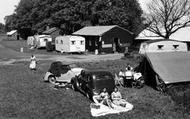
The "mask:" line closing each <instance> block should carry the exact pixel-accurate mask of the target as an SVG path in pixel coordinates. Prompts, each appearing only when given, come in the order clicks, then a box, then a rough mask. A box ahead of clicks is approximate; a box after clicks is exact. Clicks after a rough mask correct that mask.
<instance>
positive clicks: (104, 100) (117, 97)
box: [93, 87, 128, 108]
mask: <svg viewBox="0 0 190 119" xmlns="http://www.w3.org/2000/svg"><path fill="white" fill-rule="evenodd" d="M93 101H94V102H95V103H96V104H99V103H100V104H104V105H106V106H108V107H109V108H113V104H115V105H117V106H122V107H125V106H126V105H127V103H128V102H127V101H126V100H124V99H122V96H121V93H120V92H119V90H118V88H117V87H115V89H114V91H113V92H112V93H111V96H110V95H109V93H108V92H107V89H106V88H104V89H103V91H102V92H101V93H100V94H96V95H94V96H93Z"/></svg>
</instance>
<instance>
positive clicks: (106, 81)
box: [71, 70, 115, 99]
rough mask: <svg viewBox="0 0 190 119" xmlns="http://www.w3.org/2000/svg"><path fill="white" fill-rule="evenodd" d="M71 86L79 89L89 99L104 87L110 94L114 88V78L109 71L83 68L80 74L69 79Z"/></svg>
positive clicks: (76, 89)
mask: <svg viewBox="0 0 190 119" xmlns="http://www.w3.org/2000/svg"><path fill="white" fill-rule="evenodd" d="M71 85H72V88H73V89H74V90H75V91H79V92H81V93H82V94H84V95H85V96H86V97H88V98H89V99H92V97H93V95H95V94H100V93H101V92H102V90H103V88H106V89H107V91H108V93H109V94H111V93H112V92H113V90H114V88H115V80H114V77H113V75H112V74H111V73H110V72H109V71H100V70H93V71H92V70H83V71H81V74H80V75H78V76H76V77H74V78H72V79H71Z"/></svg>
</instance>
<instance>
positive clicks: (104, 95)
mask: <svg viewBox="0 0 190 119" xmlns="http://www.w3.org/2000/svg"><path fill="white" fill-rule="evenodd" d="M100 98H101V102H100V103H101V104H104V105H106V106H108V107H109V108H112V105H111V100H110V96H109V94H108V92H107V89H106V88H104V89H103V92H101V93H100Z"/></svg>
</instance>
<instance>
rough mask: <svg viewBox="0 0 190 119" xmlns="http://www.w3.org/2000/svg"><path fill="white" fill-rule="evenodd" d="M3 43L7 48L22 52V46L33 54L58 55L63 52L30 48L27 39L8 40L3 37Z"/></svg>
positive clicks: (24, 50)
mask: <svg viewBox="0 0 190 119" xmlns="http://www.w3.org/2000/svg"><path fill="white" fill-rule="evenodd" d="M1 44H2V45H3V46H5V47H7V48H10V49H12V50H14V51H18V52H20V48H21V47H23V52H24V53H33V54H46V55H58V54H60V55H61V53H57V52H55V51H53V52H47V51H46V49H45V48H44V49H32V50H31V49H30V47H29V46H28V45H27V41H26V40H7V39H3V40H2V41H1Z"/></svg>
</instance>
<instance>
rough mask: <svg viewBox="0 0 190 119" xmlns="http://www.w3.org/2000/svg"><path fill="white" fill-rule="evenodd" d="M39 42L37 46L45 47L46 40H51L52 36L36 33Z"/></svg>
mask: <svg viewBox="0 0 190 119" xmlns="http://www.w3.org/2000/svg"><path fill="white" fill-rule="evenodd" d="M34 37H35V39H36V42H37V44H36V45H37V48H45V47H46V42H51V41H52V38H51V36H50V35H35V36H34Z"/></svg>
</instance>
